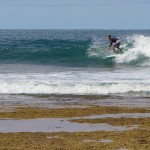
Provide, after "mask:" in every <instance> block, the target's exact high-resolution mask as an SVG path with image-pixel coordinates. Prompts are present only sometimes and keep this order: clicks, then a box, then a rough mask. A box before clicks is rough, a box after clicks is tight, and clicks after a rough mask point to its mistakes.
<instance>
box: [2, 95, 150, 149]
mask: <svg viewBox="0 0 150 150" xmlns="http://www.w3.org/2000/svg"><path fill="white" fill-rule="evenodd" d="M0 110H1V111H0V149H31V150H32V149H41V150H44V149H50V150H51V149H52V150H53V149H63V150H64V149H66V150H70V149H72V150H78V149H80V150H81V149H83V150H87V149H95V150H99V149H104V150H108V149H110V150H111V149H113V150H114V149H116V150H117V149H118V150H119V149H128V150H130V149H133V150H134V149H135V150H137V149H142V150H145V149H146V150H148V149H150V99H149V98H148V97H143V98H142V97H118V96H113V97H112V96H98V95H97V96H92V95H90V96H82V95H81V96H79V95H3V97H1V101H0Z"/></svg>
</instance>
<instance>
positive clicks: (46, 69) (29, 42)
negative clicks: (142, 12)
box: [0, 30, 150, 96]
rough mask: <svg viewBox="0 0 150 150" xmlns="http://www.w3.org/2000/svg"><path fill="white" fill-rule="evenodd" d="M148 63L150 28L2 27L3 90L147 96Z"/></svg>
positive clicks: (149, 85)
mask: <svg viewBox="0 0 150 150" xmlns="http://www.w3.org/2000/svg"><path fill="white" fill-rule="evenodd" d="M108 34H111V35H112V36H114V37H119V38H120V39H121V40H122V44H121V49H122V50H123V54H120V53H118V54H117V55H116V57H113V58H109V57H107V56H110V55H113V54H114V53H113V52H112V51H111V50H107V47H108V45H109V42H108V39H107V35H108ZM149 64H150V30H0V84H1V87H0V93H1V94H12V93H13V94H20V93H25V94H32V93H34V94H105V95H107V94H109V95H110V94H112V95H113V94H115V95H127V96H128V95H136V96H149V93H150V78H149V74H150V65H149Z"/></svg>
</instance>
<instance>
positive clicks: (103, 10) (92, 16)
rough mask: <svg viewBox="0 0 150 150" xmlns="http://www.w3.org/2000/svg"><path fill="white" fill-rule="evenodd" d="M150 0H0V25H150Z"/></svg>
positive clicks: (143, 26) (100, 26) (103, 26)
mask: <svg viewBox="0 0 150 150" xmlns="http://www.w3.org/2000/svg"><path fill="white" fill-rule="evenodd" d="M149 11H150V0H0V29H150V16H149V14H150V12H149Z"/></svg>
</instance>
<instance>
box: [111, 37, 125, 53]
mask: <svg viewBox="0 0 150 150" xmlns="http://www.w3.org/2000/svg"><path fill="white" fill-rule="evenodd" d="M108 40H109V41H110V45H109V47H108V49H110V48H111V49H112V50H113V51H114V52H115V48H117V49H119V50H120V51H121V53H122V50H121V49H120V44H121V40H120V39H117V38H113V37H112V36H111V35H108Z"/></svg>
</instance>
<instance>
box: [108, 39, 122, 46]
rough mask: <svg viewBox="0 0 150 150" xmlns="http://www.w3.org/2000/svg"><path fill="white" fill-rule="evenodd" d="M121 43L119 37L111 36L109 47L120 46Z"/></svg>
mask: <svg viewBox="0 0 150 150" xmlns="http://www.w3.org/2000/svg"><path fill="white" fill-rule="evenodd" d="M120 44H121V40H119V39H117V38H111V39H110V45H109V47H111V46H113V47H116V46H119V45H120Z"/></svg>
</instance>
